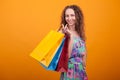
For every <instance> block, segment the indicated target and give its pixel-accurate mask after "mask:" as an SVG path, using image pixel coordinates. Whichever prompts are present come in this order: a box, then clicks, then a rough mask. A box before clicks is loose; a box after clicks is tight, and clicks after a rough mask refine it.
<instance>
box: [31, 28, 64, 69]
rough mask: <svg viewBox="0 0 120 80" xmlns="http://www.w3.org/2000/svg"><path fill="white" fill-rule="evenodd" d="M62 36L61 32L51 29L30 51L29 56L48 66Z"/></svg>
mask: <svg viewBox="0 0 120 80" xmlns="http://www.w3.org/2000/svg"><path fill="white" fill-rule="evenodd" d="M63 38H64V34H63V33H60V32H57V31H53V30H51V31H50V32H49V33H48V34H47V35H46V36H45V37H44V39H43V40H42V41H41V42H40V43H39V44H38V46H37V47H36V48H35V49H34V50H33V51H32V53H31V54H30V56H31V57H33V58H35V59H36V60H38V61H39V62H41V63H42V64H43V65H45V66H46V67H48V66H49V64H50V62H51V60H52V58H53V57H54V55H55V52H56V48H57V46H59V45H60V43H61V41H62V40H63Z"/></svg>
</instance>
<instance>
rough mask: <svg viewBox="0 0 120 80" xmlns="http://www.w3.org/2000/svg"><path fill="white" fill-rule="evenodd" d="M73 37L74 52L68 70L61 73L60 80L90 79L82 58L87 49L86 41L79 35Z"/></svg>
mask: <svg viewBox="0 0 120 80" xmlns="http://www.w3.org/2000/svg"><path fill="white" fill-rule="evenodd" d="M73 38H74V39H73V45H72V53H71V56H70V58H69V61H68V71H67V72H62V73H61V77H60V80H88V77H87V74H86V70H85V69H84V67H83V60H82V57H83V55H84V54H85V51H86V49H85V42H84V41H83V40H82V39H81V38H79V37H73Z"/></svg>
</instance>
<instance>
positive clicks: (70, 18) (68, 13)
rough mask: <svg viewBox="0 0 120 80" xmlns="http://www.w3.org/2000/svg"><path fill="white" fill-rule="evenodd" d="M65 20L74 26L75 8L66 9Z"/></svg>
mask: <svg viewBox="0 0 120 80" xmlns="http://www.w3.org/2000/svg"><path fill="white" fill-rule="evenodd" d="M65 20H66V22H67V24H68V25H69V26H74V25H75V20H76V18H75V12H74V10H73V9H71V8H68V9H66V11H65Z"/></svg>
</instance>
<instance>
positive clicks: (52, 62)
mask: <svg viewBox="0 0 120 80" xmlns="http://www.w3.org/2000/svg"><path fill="white" fill-rule="evenodd" d="M64 41H65V38H64V39H63V41H62V42H61V44H60V46H58V49H57V52H56V54H55V56H54V57H53V59H52V61H51V63H50V65H49V66H48V67H46V66H44V65H43V64H41V63H40V64H41V65H42V66H43V67H44V68H45V69H47V70H53V71H54V70H55V69H56V67H57V63H58V61H59V58H60V55H61V51H62V49H63V46H64Z"/></svg>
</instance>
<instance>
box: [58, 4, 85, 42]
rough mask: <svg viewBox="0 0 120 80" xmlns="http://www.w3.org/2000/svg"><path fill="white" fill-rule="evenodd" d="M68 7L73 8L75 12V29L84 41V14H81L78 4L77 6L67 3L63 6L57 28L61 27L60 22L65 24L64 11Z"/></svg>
mask: <svg viewBox="0 0 120 80" xmlns="http://www.w3.org/2000/svg"><path fill="white" fill-rule="evenodd" d="M68 8H70V9H73V10H74V12H75V18H76V23H75V30H76V31H77V33H78V34H79V35H80V37H81V38H82V39H83V40H84V41H85V30H84V16H83V13H82V10H81V8H80V7H79V6H77V5H69V6H66V7H65V8H64V10H63V12H62V15H61V23H60V28H59V30H60V29H61V28H62V26H61V24H64V25H66V24H67V22H66V20H65V11H66V10H67V9H68Z"/></svg>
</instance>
